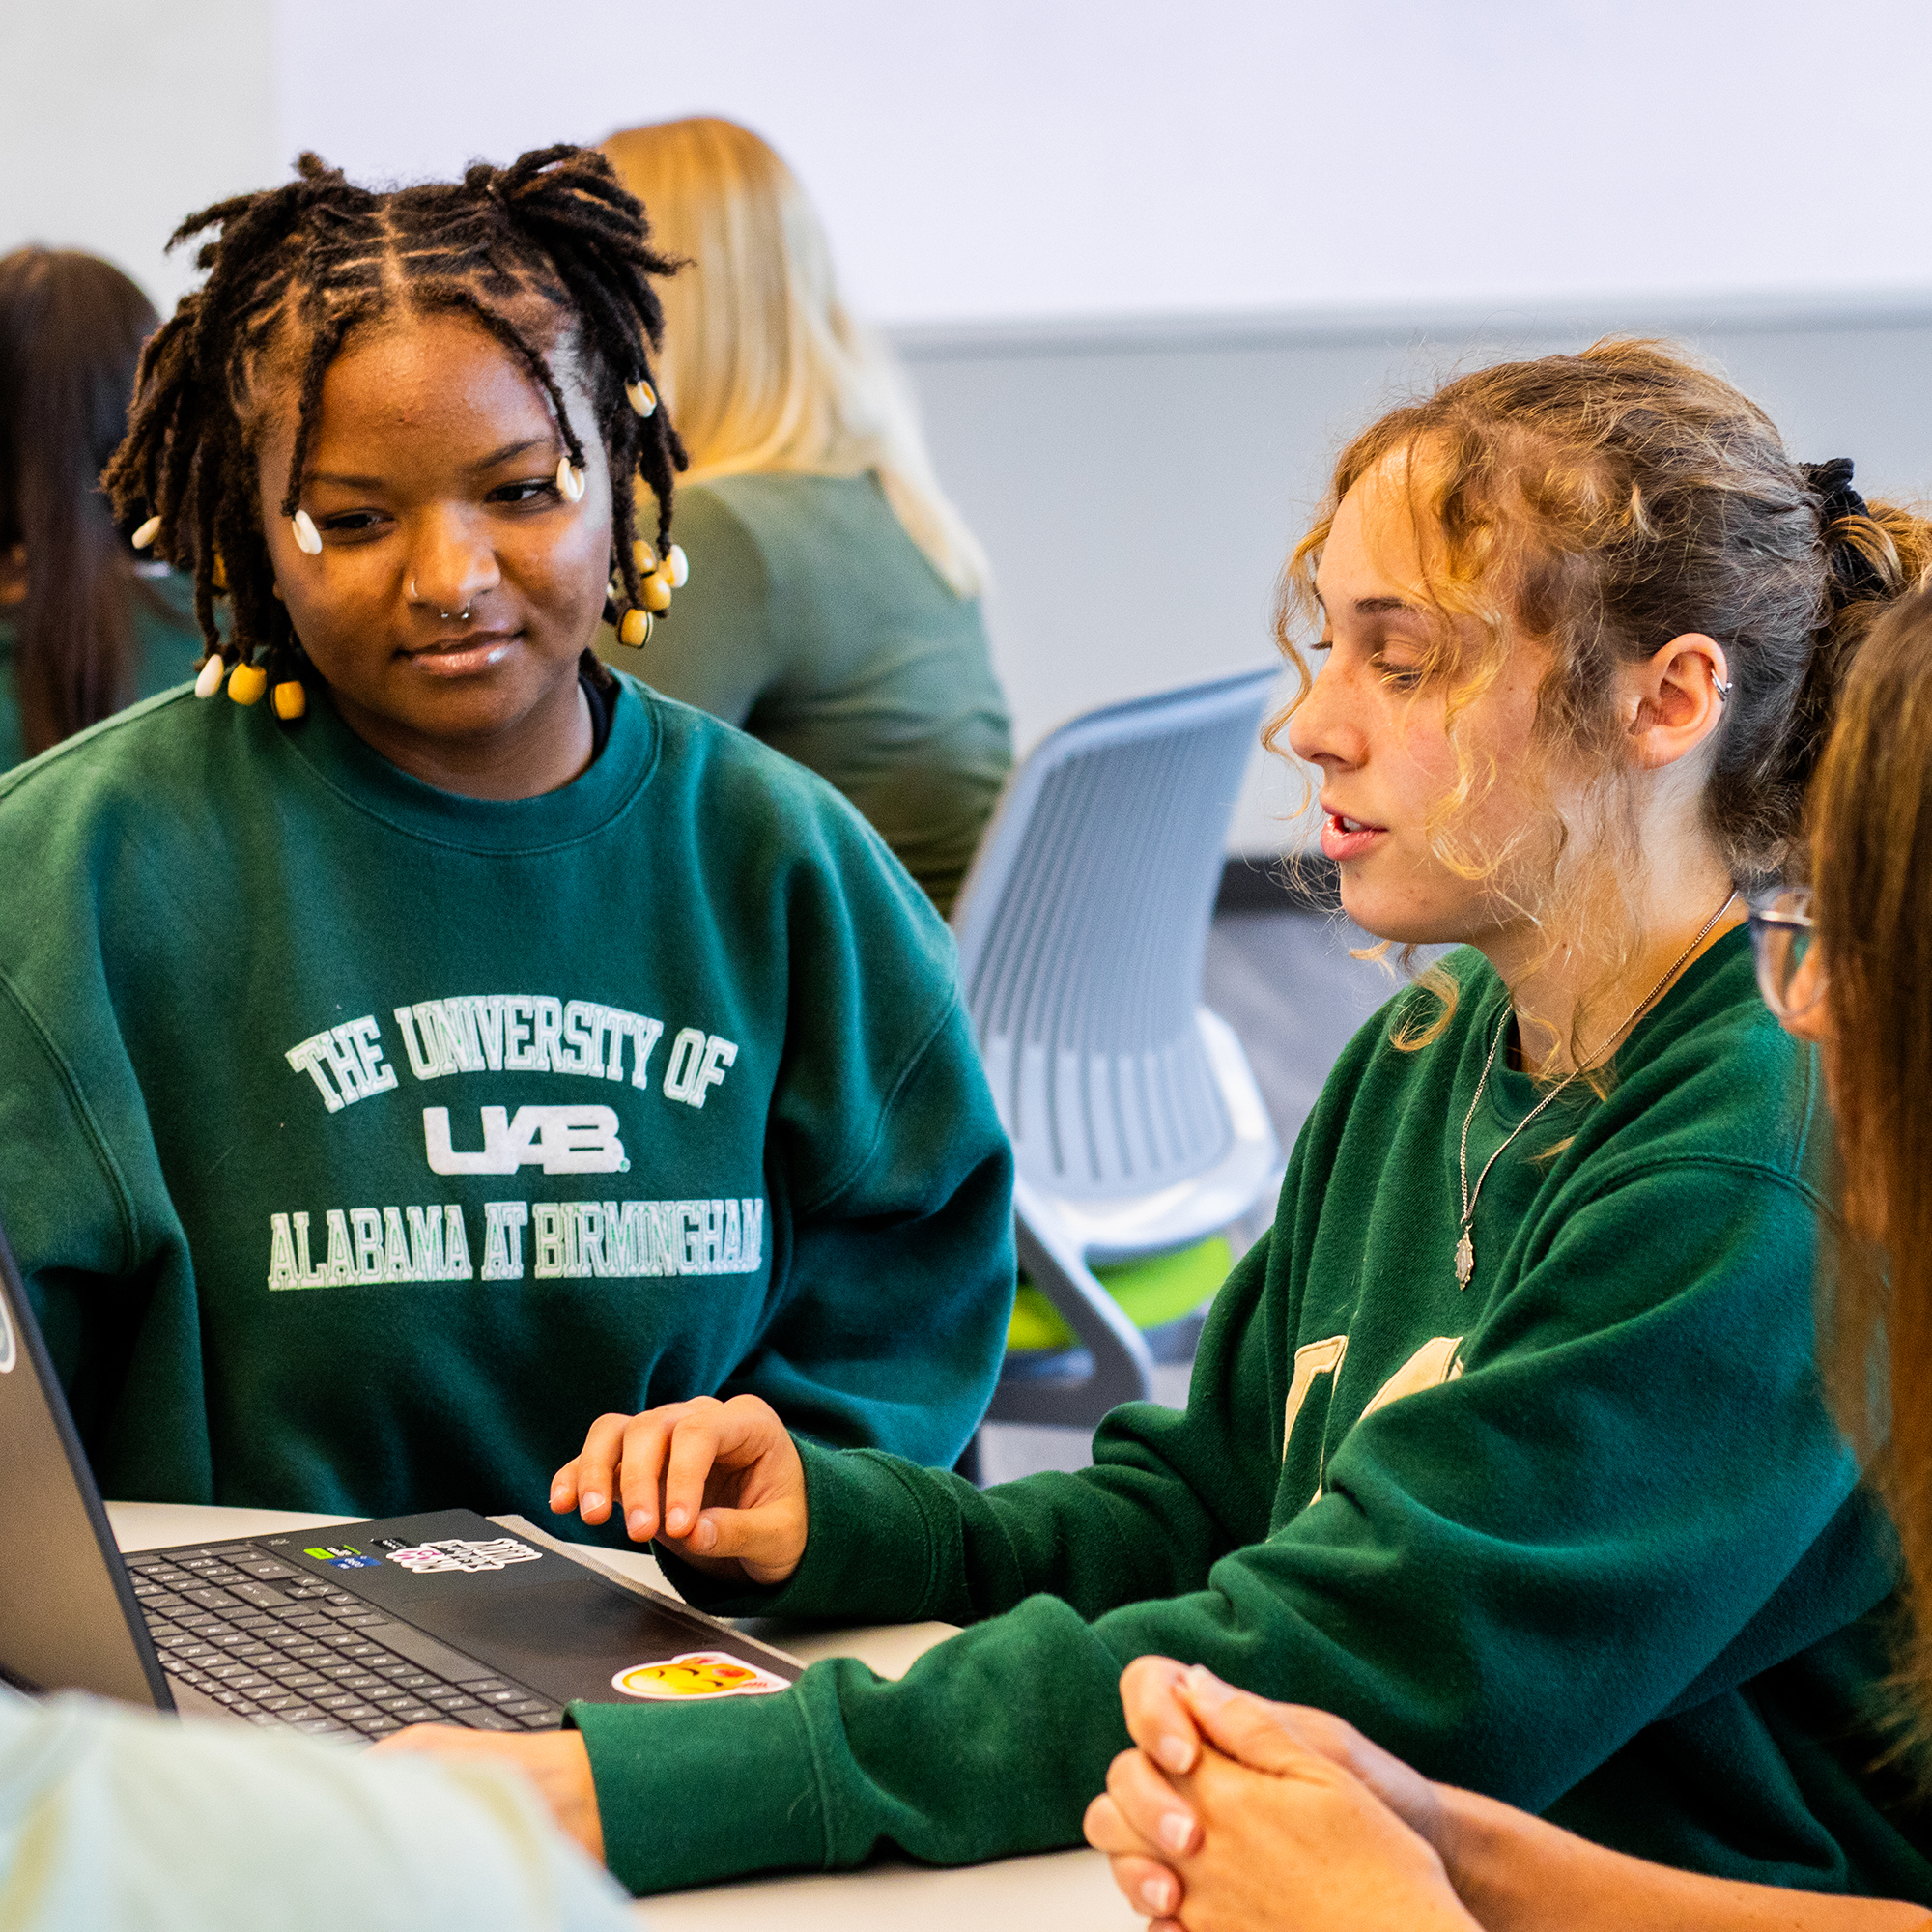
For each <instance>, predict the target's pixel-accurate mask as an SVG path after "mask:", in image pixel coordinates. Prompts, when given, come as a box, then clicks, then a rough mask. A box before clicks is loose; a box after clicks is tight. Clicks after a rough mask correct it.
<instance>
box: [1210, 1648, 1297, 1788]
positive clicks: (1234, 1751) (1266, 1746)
mask: <svg viewBox="0 0 1932 1932" xmlns="http://www.w3.org/2000/svg"><path fill="white" fill-rule="evenodd" d="M1179 1695H1180V1697H1181V1698H1182V1700H1183V1701H1185V1703H1186V1704H1187V1705H1188V1707H1189V1708H1190V1709H1191V1710H1192V1711H1193V1713H1194V1720H1195V1722H1196V1723H1197V1724H1198V1725H1199V1726H1200V1727H1201V1735H1202V1736H1203V1737H1204V1738H1206V1739H1207V1740H1208V1743H1209V1744H1211V1745H1212V1746H1213V1747H1214V1748H1215V1749H1216V1750H1218V1751H1221V1752H1224V1753H1225V1754H1226V1755H1227V1756H1229V1757H1231V1758H1234V1759H1235V1760H1236V1763H1239V1764H1245V1765H1248V1766H1250V1767H1251V1768H1252V1769H1254V1770H1256V1771H1271V1772H1274V1773H1275V1774H1276V1775H1277V1776H1282V1775H1286V1774H1289V1773H1292V1772H1296V1771H1303V1772H1305V1771H1307V1770H1309V1769H1311V1768H1312V1767H1313V1766H1314V1765H1316V1764H1320V1763H1323V1762H1325V1761H1326V1760H1325V1758H1324V1756H1323V1754H1322V1753H1321V1752H1318V1751H1315V1750H1311V1749H1310V1748H1309V1747H1308V1746H1307V1745H1306V1744H1305V1743H1303V1742H1302V1740H1301V1739H1300V1738H1298V1737H1297V1736H1296V1735H1295V1734H1294V1732H1293V1730H1292V1729H1290V1727H1289V1725H1288V1724H1287V1723H1286V1722H1284V1721H1283V1719H1284V1713H1285V1710H1286V1708H1287V1707H1285V1706H1283V1705H1280V1704H1271V1703H1269V1702H1268V1701H1267V1700H1266V1699H1265V1698H1264V1697H1257V1696H1255V1695H1253V1694H1252V1693H1251V1692H1250V1691H1246V1690H1236V1689H1235V1688H1234V1686H1233V1685H1231V1684H1224V1683H1222V1681H1221V1680H1220V1679H1219V1678H1218V1677H1216V1676H1215V1675H1214V1673H1213V1672H1212V1671H1211V1670H1209V1669H1208V1668H1207V1666H1206V1665H1205V1664H1199V1663H1197V1664H1195V1665H1194V1666H1193V1668H1192V1669H1190V1670H1189V1671H1188V1672H1187V1675H1186V1677H1185V1678H1184V1679H1183V1681H1182V1683H1181V1685H1180V1689H1179Z"/></svg>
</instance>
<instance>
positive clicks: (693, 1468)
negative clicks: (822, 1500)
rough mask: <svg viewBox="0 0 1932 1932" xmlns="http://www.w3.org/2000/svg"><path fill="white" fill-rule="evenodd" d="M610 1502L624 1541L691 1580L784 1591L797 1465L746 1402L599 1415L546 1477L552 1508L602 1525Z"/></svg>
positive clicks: (794, 1543)
mask: <svg viewBox="0 0 1932 1932" xmlns="http://www.w3.org/2000/svg"><path fill="white" fill-rule="evenodd" d="M613 1497H615V1498H617V1499H618V1500H619V1501H621V1503H622V1505H623V1510H624V1528H625V1531H626V1533H627V1534H628V1535H629V1536H630V1538H631V1541H632V1542H633V1543H648V1542H650V1541H651V1540H652V1538H653V1537H659V1538H662V1540H663V1541H664V1542H665V1543H667V1544H668V1545H669V1546H670V1547H671V1548H673V1549H674V1550H676V1552H677V1553H678V1555H679V1556H681V1557H683V1559H684V1560H685V1561H686V1562H687V1563H690V1564H692V1565H693V1566H694V1567H696V1568H697V1569H699V1570H707V1571H710V1572H712V1573H714V1574H716V1575H721V1576H730V1575H733V1574H738V1575H742V1576H744V1577H749V1578H750V1580H751V1581H753V1583H761V1584H772V1583H782V1582H783V1581H784V1580H785V1579H786V1577H789V1576H790V1575H791V1573H792V1572H793V1571H794V1570H796V1569H797V1568H798V1564H799V1558H800V1557H802V1556H803V1555H804V1554H805V1533H806V1503H805V1465H804V1464H803V1463H801V1462H800V1461H799V1455H798V1449H797V1447H796V1446H795V1445H794V1443H793V1442H792V1439H791V1436H790V1435H789V1434H788V1433H787V1432H786V1430H785V1426H784V1424H783V1423H782V1422H781V1421H780V1420H779V1418H778V1415H777V1414H776V1412H775V1411H774V1410H773V1409H772V1408H771V1406H769V1405H768V1404H766V1403H764V1402H761V1401H760V1400H759V1399H758V1397H756V1396H754V1395H739V1396H733V1397H732V1398H731V1400H730V1401H729V1402H719V1401H718V1400H717V1399H716V1398H715V1397H712V1396H700V1397H699V1398H698V1399H697V1400H696V1401H695V1402H672V1403H666V1404H665V1405H664V1406H662V1407H659V1408H649V1409H645V1410H644V1411H643V1413H642V1414H640V1415H600V1416H599V1417H598V1418H597V1420H596V1421H595V1422H593V1423H592V1424H591V1425H590V1433H589V1434H588V1435H586V1436H585V1437H584V1438H583V1447H582V1450H580V1451H579V1452H578V1455H577V1457H576V1459H575V1460H574V1461H572V1462H569V1463H565V1464H564V1465H563V1467H562V1468H560V1469H559V1470H558V1471H557V1472H556V1474H555V1476H554V1477H553V1478H552V1480H551V1488H550V1506H551V1509H552V1511H553V1512H554V1513H555V1514H556V1515H558V1516H566V1515H568V1514H569V1513H570V1511H572V1510H573V1509H574V1510H576V1511H577V1513H578V1514H579V1515H580V1516H581V1517H582V1519H583V1520H584V1521H585V1522H588V1523H602V1522H608V1521H609V1520H610V1517H611V1499H612V1498H613Z"/></svg>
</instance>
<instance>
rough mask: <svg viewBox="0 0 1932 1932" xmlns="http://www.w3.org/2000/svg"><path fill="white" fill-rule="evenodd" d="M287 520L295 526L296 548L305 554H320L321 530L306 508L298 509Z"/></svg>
mask: <svg viewBox="0 0 1932 1932" xmlns="http://www.w3.org/2000/svg"><path fill="white" fill-rule="evenodd" d="M289 522H290V523H292V524H293V525H294V526H296V548H297V549H298V551H300V552H301V553H302V554H303V555H305V556H320V555H321V554H322V532H321V531H320V530H319V529H317V528H316V526H315V519H314V518H313V517H311V516H310V515H309V513H308V512H307V511H306V510H298V511H297V512H296V513H295V515H294V516H293V517H291V518H290V519H289Z"/></svg>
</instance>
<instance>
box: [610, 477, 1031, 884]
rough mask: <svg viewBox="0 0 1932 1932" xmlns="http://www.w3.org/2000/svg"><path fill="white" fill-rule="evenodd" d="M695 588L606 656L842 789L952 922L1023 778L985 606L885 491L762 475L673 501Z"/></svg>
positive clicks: (690, 489) (691, 489)
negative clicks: (989, 824)
mask: <svg viewBox="0 0 1932 1932" xmlns="http://www.w3.org/2000/svg"><path fill="white" fill-rule="evenodd" d="M677 536H678V541H679V542H680V543H681V544H682V545H683V546H684V548H685V551H686V553H687V554H689V556H690V559H691V581H690V582H688V583H687V584H686V585H685V587H684V588H683V589H682V590H680V591H679V592H678V593H677V596H676V598H675V599H674V601H673V602H672V604H671V608H670V611H669V614H668V616H667V618H666V620H665V621H664V622H663V623H662V624H660V625H659V626H658V627H657V628H656V629H655V630H654V631H653V632H652V633H651V640H650V642H649V643H648V644H646V645H645V646H644V648H643V649H642V650H641V651H628V650H625V649H624V648H623V647H622V646H621V645H619V644H617V643H616V641H615V639H613V638H612V637H611V633H610V632H609V631H608V630H607V631H605V632H603V633H602V634H601V637H600V640H599V648H600V649H601V650H602V651H603V653H604V655H605V656H606V657H607V658H609V659H610V660H611V663H612V664H614V665H616V666H618V667H619V668H621V669H624V670H634V671H636V672H637V673H638V675H639V676H640V677H643V678H647V679H649V681H650V683H651V684H652V685H653V686H654V687H655V688H656V689H657V690H659V691H662V692H664V693H666V694H667V695H668V696H671V697H676V698H679V699H682V700H683V702H685V703H686V704H696V705H700V706H702V708H703V709H704V710H706V711H709V712H712V713H713V714H714V715H716V716H717V717H720V718H724V719H726V720H728V721H729V722H730V723H731V724H733V725H743V726H744V727H745V729H746V730H748V731H750V732H751V733H752V734H753V736H754V737H757V738H761V739H763V740H764V742H765V743H766V744H768V745H771V746H774V747H776V748H777V749H778V750H779V751H781V752H782V753H784V754H785V755H786V756H787V757H790V758H796V759H797V760H798V761H799V763H800V764H802V765H808V766H810V769H811V770H813V771H814V772H816V773H818V775H819V776H820V777H821V778H823V779H827V780H829V781H831V782H832V783H833V784H835V785H837V786H838V789H839V790H840V791H841V792H843V793H844V794H845V796H846V797H847V798H849V799H850V800H851V801H852V803H853V804H854V805H856V806H857V807H858V808H859V810H861V811H862V812H864V813H865V815H866V817H867V821H868V822H869V823H870V824H872V825H874V826H876V827H877V828H878V830H879V832H880V833H881V834H882V835H883V836H884V838H885V841H886V843H887V844H888V845H890V846H891V847H892V848H893V850H894V852H895V853H896V854H897V855H898V858H899V859H900V861H901V862H902V863H903V865H904V866H905V868H906V870H907V871H909V872H910V873H911V874H912V875H913V877H914V878H915V879H917V880H918V881H919V882H920V884H921V885H922V886H923V887H924V888H925V890H926V892H927V893H929V894H930V895H932V899H933V902H934V903H935V904H936V905H937V906H938V907H939V909H940V911H941V912H942V913H945V912H950V911H951V910H952V901H953V898H954V897H955V895H957V894H958V891H959V882H960V881H961V879H963V878H964V877H965V874H966V867H968V866H969V865H970V864H971V863H972V860H973V853H974V850H975V848H976V847H977V846H978V845H979V842H980V833H981V832H982V831H983V830H984V829H985V824H986V820H987V819H988V817H990V816H991V814H992V810H993V807H994V805H995V804H996V803H997V802H998V799H999V796H1000V786H1001V784H1002V782H1003V781H1005V779H1006V776H1007V770H1008V768H1009V766H1010V765H1011V763H1012V761H1013V753H1012V741H1011V737H1010V735H1009V729H1008V724H1007V701H1006V697H1005V696H1004V695H1003V694H1002V692H1001V690H1000V684H999V679H998V678H997V677H996V676H995V675H994V673H993V663H992V657H991V653H990V647H989V646H988V644H987V641H986V626H985V624H984V622H983V620H982V619H981V617H980V606H979V604H978V602H977V601H976V600H974V599H972V598H966V597H961V596H959V595H958V594H957V593H956V592H955V591H954V590H953V589H952V586H951V585H950V584H948V583H947V582H945V581H944V580H943V579H942V578H941V577H940V575H939V573H938V572H937V571H935V570H934V569H933V567H932V565H931V564H930V563H929V562H928V561H927V560H926V557H925V556H924V554H923V553H922V552H921V550H920V549H919V546H918V545H917V544H915V543H914V542H913V540H912V538H911V537H909V536H908V535H907V534H906V531H905V526H904V525H902V524H901V523H900V522H899V520H898V518H897V517H896V516H895V515H894V514H893V509H892V505H891V504H889V503H888V502H887V501H886V498H885V495H884V493H883V492H882V491H881V490H880V488H879V484H878V480H877V478H876V477H873V476H871V475H865V476H802V475H797V474H793V473H789V472H786V473H769V472H768V473H763V474H758V475H748V476H719V477H714V478H713V479H712V480H711V481H710V482H707V483H694V484H689V485H687V486H686V487H684V488H683V489H680V490H679V491H678V493H677Z"/></svg>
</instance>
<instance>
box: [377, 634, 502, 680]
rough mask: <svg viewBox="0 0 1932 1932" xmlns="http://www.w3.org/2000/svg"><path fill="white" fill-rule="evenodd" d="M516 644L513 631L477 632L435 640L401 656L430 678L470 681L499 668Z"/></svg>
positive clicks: (419, 645)
mask: <svg viewBox="0 0 1932 1932" xmlns="http://www.w3.org/2000/svg"><path fill="white" fill-rule="evenodd" d="M516 641H517V634H516V633H515V632H514V631H478V632H475V633H473V634H472V635H470V636H468V637H457V638H438V639H435V640H434V641H433V642H430V643H427V644H418V645H417V646H416V647H415V648H414V649H413V650H406V651H404V652H403V653H402V655H403V657H404V659H405V660H406V661H407V662H408V663H409V664H411V665H412V666H413V667H414V668H416V669H417V670H420V671H426V672H428V673H429V675H430V676H431V677H473V676H474V675H475V674H476V673H477V672H478V671H483V670H488V669H490V668H491V667H492V666H494V665H497V664H500V663H501V662H502V661H503V659H504V658H506V657H507V656H508V655H509V654H510V648H511V646H512V645H513V644H515V642H516Z"/></svg>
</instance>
